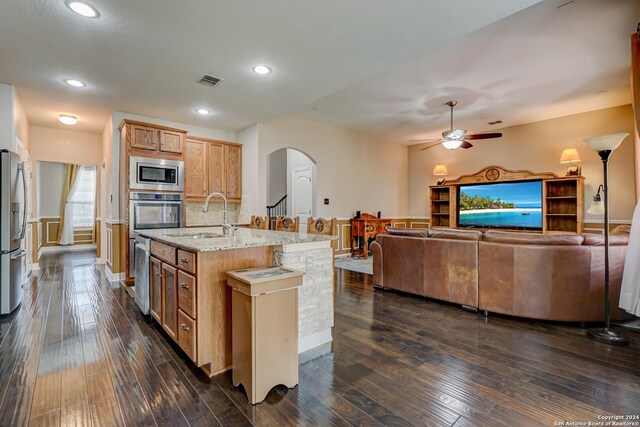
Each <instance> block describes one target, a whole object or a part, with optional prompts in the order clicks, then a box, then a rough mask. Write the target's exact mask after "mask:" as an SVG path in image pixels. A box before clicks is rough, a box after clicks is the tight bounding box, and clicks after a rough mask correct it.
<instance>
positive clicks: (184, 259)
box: [180, 258, 189, 264]
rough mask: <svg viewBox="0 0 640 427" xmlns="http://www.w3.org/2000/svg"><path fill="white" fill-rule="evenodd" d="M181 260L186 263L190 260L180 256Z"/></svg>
mask: <svg viewBox="0 0 640 427" xmlns="http://www.w3.org/2000/svg"><path fill="white" fill-rule="evenodd" d="M180 262H184V263H185V264H189V260H188V259H186V258H180Z"/></svg>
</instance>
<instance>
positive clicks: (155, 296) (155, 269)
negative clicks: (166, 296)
mask: <svg viewBox="0 0 640 427" xmlns="http://www.w3.org/2000/svg"><path fill="white" fill-rule="evenodd" d="M149 268H150V269H151V271H150V275H149V281H150V283H149V286H150V287H151V315H152V316H153V317H154V318H155V319H156V320H157V321H158V322H159V323H160V324H162V262H161V261H160V260H159V259H156V258H153V257H151V264H150V265H149Z"/></svg>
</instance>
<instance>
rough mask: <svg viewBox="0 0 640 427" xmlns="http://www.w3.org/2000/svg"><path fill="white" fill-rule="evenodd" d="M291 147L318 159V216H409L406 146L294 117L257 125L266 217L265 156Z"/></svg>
mask: <svg viewBox="0 0 640 427" xmlns="http://www.w3.org/2000/svg"><path fill="white" fill-rule="evenodd" d="M287 147H291V148H296V149H298V150H301V151H303V152H305V153H306V154H308V155H309V156H310V157H311V158H313V159H314V160H315V161H316V164H317V166H318V170H317V189H318V194H317V198H316V199H317V200H316V202H317V212H318V215H319V216H322V217H334V216H335V217H352V216H353V215H354V214H355V212H356V211H357V210H360V211H363V212H372V213H373V212H377V211H382V214H383V215H384V216H402V215H406V209H407V147H405V146H402V145H396V144H389V143H381V142H380V141H376V140H374V139H373V138H371V137H369V136H365V135H361V134H358V133H356V132H352V131H349V130H345V129H341V128H338V127H335V126H331V125H327V124H323V123H319V122H315V121H311V120H307V119H303V118H300V117H295V116H283V117H280V118H277V119H275V120H271V121H269V122H265V123H260V124H258V158H257V161H258V165H257V166H258V178H259V179H258V191H257V193H258V204H257V207H255V208H254V210H255V211H257V212H258V213H261V214H262V215H264V213H265V206H266V202H267V197H266V193H267V188H266V187H267V183H266V176H267V155H268V154H269V153H271V152H273V151H275V150H278V149H280V148H287ZM243 156H244V152H243ZM243 184H244V183H243ZM248 191H251V190H250V189H249V190H248ZM243 192H244V191H243ZM324 198H329V199H330V204H329V205H328V206H327V205H324V204H323V199H324Z"/></svg>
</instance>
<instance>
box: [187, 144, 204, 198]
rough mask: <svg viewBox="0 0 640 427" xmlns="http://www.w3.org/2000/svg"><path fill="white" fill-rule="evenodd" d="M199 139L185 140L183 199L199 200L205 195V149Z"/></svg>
mask: <svg viewBox="0 0 640 427" xmlns="http://www.w3.org/2000/svg"><path fill="white" fill-rule="evenodd" d="M208 145H209V144H208V143H207V142H206V141H203V140H201V139H193V138H187V142H186V143H185V150H184V172H185V173H184V197H185V198H196V199H197V198H199V197H205V196H206V195H207V190H208V189H209V187H208V185H207V181H208V177H207V148H208Z"/></svg>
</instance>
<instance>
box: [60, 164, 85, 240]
mask: <svg viewBox="0 0 640 427" xmlns="http://www.w3.org/2000/svg"><path fill="white" fill-rule="evenodd" d="M83 172H84V166H81V167H80V169H79V170H78V173H77V174H76V176H75V179H74V180H73V184H71V188H70V189H69V194H68V195H67V200H66V202H65V204H64V219H63V220H62V224H61V226H62V231H61V233H60V240H59V241H58V244H59V245H73V243H74V239H73V203H72V200H73V198H74V196H75V194H76V191H77V190H78V183H79V182H80V181H81V180H82V174H83Z"/></svg>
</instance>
